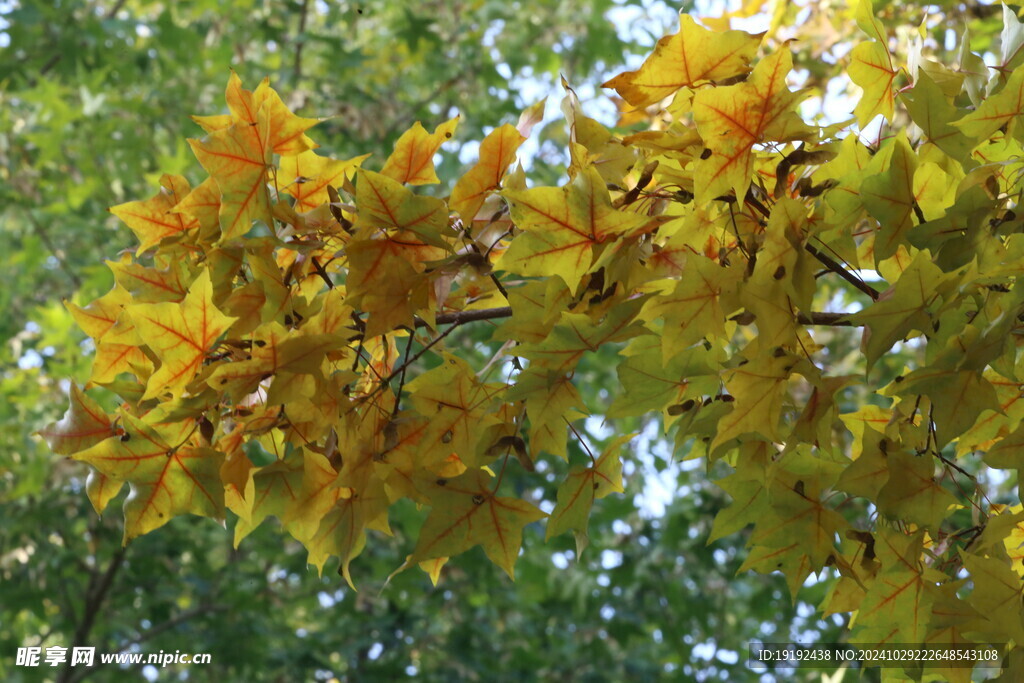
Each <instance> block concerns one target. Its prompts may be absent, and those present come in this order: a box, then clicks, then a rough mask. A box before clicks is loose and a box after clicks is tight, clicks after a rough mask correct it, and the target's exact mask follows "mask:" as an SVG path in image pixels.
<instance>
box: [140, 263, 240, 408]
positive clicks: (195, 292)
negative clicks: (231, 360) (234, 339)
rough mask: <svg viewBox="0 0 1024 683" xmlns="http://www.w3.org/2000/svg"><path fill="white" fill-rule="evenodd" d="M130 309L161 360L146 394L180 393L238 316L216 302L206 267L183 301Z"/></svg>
mask: <svg viewBox="0 0 1024 683" xmlns="http://www.w3.org/2000/svg"><path fill="white" fill-rule="evenodd" d="M128 311H129V314H130V315H131V317H132V320H134V321H135V326H136V329H137V330H138V332H139V335H140V336H141V337H142V340H143V341H144V342H145V343H146V345H147V346H149V348H150V349H151V350H152V351H153V353H154V354H155V355H156V357H157V358H158V359H159V360H160V367H159V369H157V371H156V372H155V373H153V375H152V376H151V377H150V378H149V382H148V383H147V384H146V393H145V396H144V398H155V397H156V396H159V395H160V394H162V393H164V392H170V393H171V394H172V395H173V396H174V397H175V398H177V397H180V396H181V395H182V393H183V392H184V389H185V386H186V385H188V383H189V382H191V381H192V380H193V379H194V378H195V376H196V373H198V372H199V369H200V368H201V367H202V363H203V359H204V358H205V357H206V352H207V351H209V350H210V348H211V347H212V346H213V343H214V342H215V341H216V340H217V338H218V337H220V335H221V334H223V333H224V332H225V331H226V330H227V329H228V327H230V326H231V323H232V322H234V320H235V318H230V317H228V316H226V315H224V314H223V313H221V312H220V310H218V309H217V307H216V306H214V305H213V288H212V286H211V285H210V273H209V271H207V270H204V271H202V272H201V273H200V274H199V277H197V278H196V280H195V282H193V283H192V286H191V287H189V290H188V294H187V295H186V296H185V300H184V301H182V302H181V303H180V304H176V303H160V304H136V305H134V306H129V307H128Z"/></svg>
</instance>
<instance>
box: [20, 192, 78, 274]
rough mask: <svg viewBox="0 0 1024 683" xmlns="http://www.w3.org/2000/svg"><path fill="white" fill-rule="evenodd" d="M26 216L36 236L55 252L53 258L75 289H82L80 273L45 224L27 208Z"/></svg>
mask: <svg viewBox="0 0 1024 683" xmlns="http://www.w3.org/2000/svg"><path fill="white" fill-rule="evenodd" d="M25 217H26V218H27V219H28V222H29V223H30V224H31V225H32V232H34V233H35V235H36V237H38V238H39V241H40V242H42V243H43V245H44V246H45V247H46V248H47V249H49V250H50V253H51V254H53V258H54V259H56V261H57V264H58V265H59V266H60V269H61V270H63V271H64V273H65V275H67V276H68V279H69V280H71V284H73V285H74V286H75V289H81V288H82V280H81V278H79V277H78V274H77V273H75V271H74V270H72V268H71V266H70V265H69V264H68V262H67V260H66V259H65V258H64V256H63V254H62V252H61V250H60V249H58V248H57V245H56V244H54V243H53V240H51V239H50V235H49V233H48V232H46V228H44V227H43V224H42V223H40V222H39V221H38V220H36V217H35V216H34V215H32V212H31V211H29V210H27V209H26V210H25Z"/></svg>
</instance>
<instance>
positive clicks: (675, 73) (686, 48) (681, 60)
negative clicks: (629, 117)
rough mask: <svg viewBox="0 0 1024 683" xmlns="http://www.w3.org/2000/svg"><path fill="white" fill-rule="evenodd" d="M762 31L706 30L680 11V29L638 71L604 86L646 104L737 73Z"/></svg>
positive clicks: (742, 70)
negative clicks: (717, 31) (753, 32)
mask: <svg viewBox="0 0 1024 683" xmlns="http://www.w3.org/2000/svg"><path fill="white" fill-rule="evenodd" d="M763 36H764V34H763V33H758V34H755V35H752V34H749V33H746V32H744V31H725V32H722V33H716V32H715V31H709V30H708V29H706V28H703V27H701V26H699V25H698V24H697V22H696V21H694V20H693V18H692V17H690V15H688V14H680V15H679V33H674V34H672V35H670V36H665V37H664V38H662V39H660V40H659V41H658V42H657V44H656V45H655V46H654V52H652V53H651V55H650V56H649V57H648V58H647V60H646V61H644V63H643V65H641V67H640V68H639V69H638V70H637V71H626V72H624V73H621V74H619V75H618V76H616V77H615V78H613V79H611V80H610V81H608V82H606V83H604V84H603V85H602V86H601V87H604V88H614V89H615V91H616V92H618V93H619V95H620V96H621V97H622V99H624V100H626V101H627V102H629V103H630V104H632V105H633V106H634V107H645V106H647V105H649V104H653V103H655V102H658V101H660V100H663V99H665V98H666V97H668V96H669V95H672V94H674V93H675V92H676V91H677V90H679V89H680V88H685V87H692V86H694V85H699V84H701V83H706V82H708V81H718V80H723V79H726V78H731V77H733V76H739V75H740V74H745V73H747V72H749V71H750V62H751V60H752V59H753V58H754V55H755V54H756V52H757V48H758V46H759V45H760V44H761V38H762V37H763Z"/></svg>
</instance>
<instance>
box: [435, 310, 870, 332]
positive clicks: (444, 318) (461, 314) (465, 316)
mask: <svg viewBox="0 0 1024 683" xmlns="http://www.w3.org/2000/svg"><path fill="white" fill-rule="evenodd" d="M851 315H853V314H852V313H832V312H828V311H812V312H810V313H807V314H804V313H800V314H798V316H797V321H798V322H799V323H800V324H801V325H825V326H830V327H856V326H857V325H856V323H854V322H852V321H851V320H849V317H850V316H851ZM511 316H512V307H511V306H501V307H499V308H481V309H477V310H473V311H453V312H451V313H438V314H437V317H436V318H435V319H434V324H436V325H447V324H449V323H454V324H455V325H463V324H465V323H471V322H476V321H478V320H495V319H499V318H509V317H511ZM737 322H739V323H740V324H742V325H749V324H750V323H751V322H753V317H751V318H750V319H749V320H747V318H746V317H745V316H744V317H741V318H739V319H737ZM427 326H428V324H427V321H426V320H423V319H421V318H416V327H427Z"/></svg>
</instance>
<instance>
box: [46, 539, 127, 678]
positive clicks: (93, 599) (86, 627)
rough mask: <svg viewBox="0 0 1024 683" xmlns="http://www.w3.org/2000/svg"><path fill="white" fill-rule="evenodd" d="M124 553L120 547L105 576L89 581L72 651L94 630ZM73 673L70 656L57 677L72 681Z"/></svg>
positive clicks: (81, 644) (83, 643) (111, 559)
mask: <svg viewBox="0 0 1024 683" xmlns="http://www.w3.org/2000/svg"><path fill="white" fill-rule="evenodd" d="M124 553H125V549H124V548H123V547H122V548H118V549H117V552H115V553H114V556H113V557H112V558H110V563H109V564H108V565H107V569H106V571H105V572H103V576H102V577H100V578H99V579H98V580H95V581H90V582H89V588H88V589H87V590H86V594H85V606H84V608H83V610H82V621H81V622H79V624H78V628H77V629H75V637H74V640H73V641H72V643H71V651H74V649H75V648H76V647H82V646H83V645H85V643H86V642H87V641H88V638H89V632H90V631H91V630H92V627H93V624H95V623H96V617H97V616H99V612H100V608H101V607H102V606H103V602H104V600H106V598H107V593H109V592H110V587H111V586H112V585H113V583H114V577H115V576H116V575H117V571H118V570H119V569H120V568H121V564H122V563H123V562H124ZM94 578H95V575H94ZM73 674H74V671H73V669H72V668H71V658H70V657H68V659H67V662H66V663H65V664H64V667H63V668H62V669H61V672H60V675H59V676H58V677H57V681H58V683H71V681H73V680H74V678H73Z"/></svg>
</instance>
